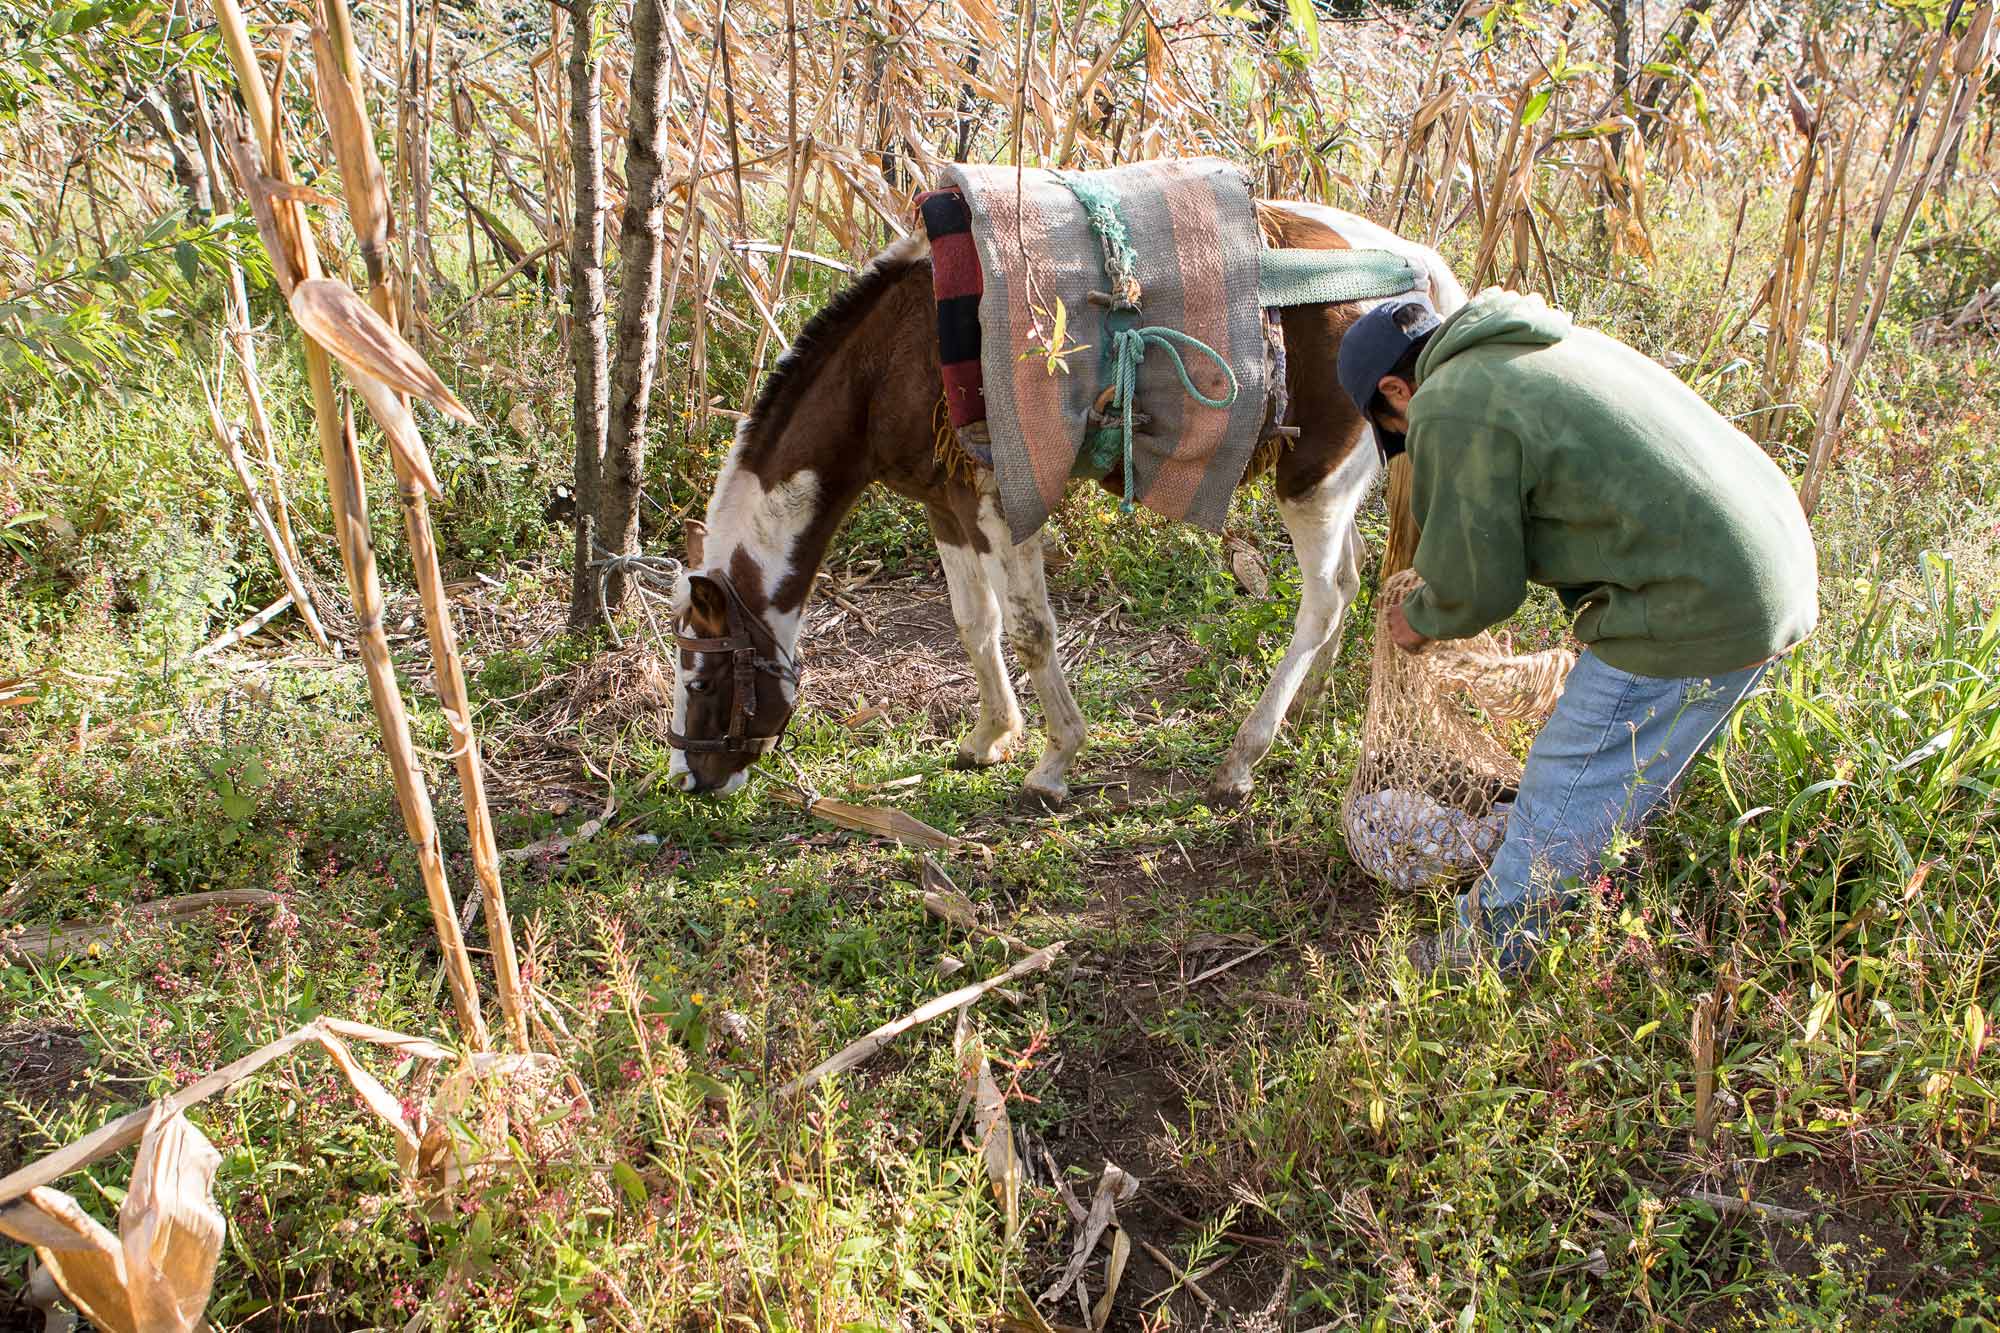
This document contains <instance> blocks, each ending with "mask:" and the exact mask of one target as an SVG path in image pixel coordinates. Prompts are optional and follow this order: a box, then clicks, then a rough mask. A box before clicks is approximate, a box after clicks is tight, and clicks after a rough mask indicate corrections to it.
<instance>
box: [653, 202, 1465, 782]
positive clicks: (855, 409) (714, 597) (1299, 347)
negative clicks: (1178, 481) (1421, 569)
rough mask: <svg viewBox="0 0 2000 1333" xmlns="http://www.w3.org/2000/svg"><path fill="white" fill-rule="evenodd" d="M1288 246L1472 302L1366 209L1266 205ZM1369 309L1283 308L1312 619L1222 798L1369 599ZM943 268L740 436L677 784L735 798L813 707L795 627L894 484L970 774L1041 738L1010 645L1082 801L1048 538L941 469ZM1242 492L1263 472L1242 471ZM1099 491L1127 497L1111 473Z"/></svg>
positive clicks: (685, 651)
mask: <svg viewBox="0 0 2000 1333" xmlns="http://www.w3.org/2000/svg"><path fill="white" fill-rule="evenodd" d="M1260 214H1261V216H1262V218H1263V220H1264V224H1265V228H1266V230H1267V231H1268V232H1270V233H1272V234H1273V237H1274V239H1275V240H1276V241H1277V242H1278V243H1279V244H1282V245H1287V246H1293V247H1299V248H1310V249H1344V248H1349V247H1357V248H1359V247H1371V246H1372V247H1381V248H1386V249H1392V250H1395V251H1398V252H1399V253H1401V254H1404V255H1406V256H1408V257H1410V258H1411V259H1412V260H1413V261H1414V262H1415V264H1416V267H1417V268H1418V270H1419V271H1420V272H1422V273H1424V274H1426V275H1427V277H1428V281H1429V288H1430V292H1429V294H1430V296H1431V298H1432V300H1433V301H1434V302H1435V303H1436V304H1437V306H1438V308H1439V309H1440V310H1441V311H1443V312H1445V313H1449V312H1450V311H1452V310H1454V309H1456V308H1457V307H1458V306H1460V305H1462V304H1463V303H1464V301H1465V293H1464V290H1463V289H1462V288H1461V287H1460V286H1459V284H1458V281H1457V280H1456V279H1455V278H1454V277H1453V276H1452V274H1451V272H1450V270H1449V269H1448V268H1446V267H1445V264H1444V262H1443V260H1442V259H1440V258H1439V257H1438V255H1437V254H1436V253H1435V252H1434V251H1432V250H1430V249H1429V248H1427V247H1425V246H1422V245H1418V244H1415V243H1413V242H1410V241H1405V240H1403V239H1401V238H1399V237H1397V236H1395V235H1394V234H1393V233H1390V232H1388V231H1386V230H1384V229H1383V228H1381V227H1379V226H1376V225H1375V224H1373V223H1371V222H1369V221H1367V220H1366V219H1364V218H1359V217H1355V216H1353V215H1352V214H1348V213H1343V212H1340V211H1338V210H1335V209H1331V208H1325V207H1321V206H1318V205H1313V204H1300V203H1274V204H1265V205H1261V206H1260ZM1372 304H1374V303H1373V302H1366V301H1362V302H1348V303H1342V304H1338V305H1325V306H1300V307H1295V308H1292V309H1288V310H1286V311H1285V312H1284V335H1285V348H1286V366H1287V372H1288V387H1289V395H1290V411H1289V421H1288V424H1290V425H1294V426H1296V427H1297V428H1298V431H1299V434H1298V435H1297V437H1296V438H1295V439H1294V440H1293V441H1292V443H1291V445H1290V447H1289V448H1286V449H1285V450H1284V451H1283V452H1282V453H1281V454H1280V455H1279V456H1278V460H1277V463H1276V467H1275V475H1274V478H1273V482H1274V485H1275V487H1276V490H1277V498H1278V510H1279V513H1280V514H1281V515H1282V516H1283V518H1284V522H1285V527H1286V529H1287V531H1288V532H1289V533H1290V534H1291V538H1292V548H1293V551H1294V552H1295V554H1296V555H1297V557H1298V562H1299V572H1300V582H1301V593H1300V598H1299V610H1298V619H1297V622H1296V624H1295V626H1294V628H1293V631H1292V639H1291V644H1290V646H1289V647H1288V648H1287V649H1286V652H1285V657H1284V660H1283V661H1282V662H1280V663H1279V665H1278V668H1277V670H1276V671H1274V672H1273V673H1272V675H1271V679H1270V682H1269V683H1268V684H1267V685H1266V686H1265V688H1264V692H1263V696H1262V697H1261V698H1260V699H1259V700H1258V702H1257V706H1256V707H1255V708H1254V709H1253V710H1252V711H1251V713H1250V715H1249V716H1248V717H1246V718H1245V719H1244V720H1243V722H1242V725H1241V726H1240V727H1239V728H1238V729H1237V732H1236V738H1235V740H1234V742H1233V743H1232V744H1231V745H1230V747H1229V753H1228V755H1227V756H1226V757H1225V758H1224V760H1223V762H1222V765H1221V767H1220V768H1219V769H1218V770H1217V772H1216V773H1215V775H1214V778H1213V780H1212V782H1211V784H1210V787H1209V793H1210V797H1211V799H1213V800H1216V801H1219V802H1231V803H1233V802H1236V801H1240V800H1241V799H1242V798H1243V797H1245V796H1247V795H1248V794H1249V791H1250V771H1251V769H1252V768H1253V767H1255V766H1256V764H1257V763H1258V762H1259V761H1260V760H1262V759H1263V758H1264V756H1265V754H1267V753H1268V752H1269V751H1270V748H1271V743H1272V741H1273V739H1274V738H1275V737H1276V735H1277V731H1278V726H1279V723H1280V722H1281V721H1282V719H1283V718H1284V716H1285V713H1286V711H1287V710H1288V709H1289V707H1290V706H1291V704H1292V701H1293V699H1294V698H1295V697H1297V696H1299V694H1300V689H1301V686H1302V685H1304V686H1307V697H1310V696H1311V695H1312V694H1313V693H1316V692H1317V690H1318V689H1319V688H1321V687H1322V686H1323V685H1324V683H1325V675H1326V671H1327V667H1328V665H1329V663H1330V659H1331V657H1332V654H1333V653H1334V651H1335V650H1336V645H1337V641H1338V631H1339V628H1340V622H1341V618H1342V617H1343V615H1345V613H1346V611H1347V607H1348V605H1349V604H1350V603H1351V602H1352V601H1353V599H1354V595H1355V593H1356V592H1357V591H1358V590H1359V589H1360V563H1359V561H1360V554H1361V538H1360V533H1359V532H1358V531H1357V529H1356V528H1355V525H1354V514H1355V510H1356V509H1357V508H1358V507H1359V505H1360V503H1361V500H1362V498H1363V496H1364V495H1365V494H1366V492H1367V490H1368V487H1369V485H1370V484H1371V483H1372V482H1373V480H1374V478H1375V475H1376V472H1377V470H1378V463H1377V459H1376V451H1375V449H1374V448H1373V447H1371V446H1370V445H1369V444H1368V428H1367V427H1366V426H1365V424H1364V423H1363V421H1362V420H1361V418H1360V415H1359V414H1358V413H1357V412H1356V411H1355V408H1354V405H1353V404H1352V403H1351V402H1349V401H1348V399H1347V396H1346V395H1345V394H1344V393H1343V392H1342V391H1341V389H1340V385H1339V381H1338V379H1337V377H1336V375H1335V358H1336V355H1337V353H1338V350H1339V347H1340V339H1341V335H1342V334H1343V333H1344V332H1345V331H1346V329H1347V328H1348V327H1349V326H1350V325H1351V324H1352V323H1353V322H1354V320H1356V319H1357V318H1359V317H1360V315H1361V313H1362V312H1363V311H1364V310H1366V309H1367V308H1368V307H1369V306H1370V305H1372ZM940 382H941V381H940V374H939V369H938V349H937V337H936V313H935V307H934V305H933V303H932V294H931V277H930V260H929V257H928V253H927V249H926V247H925V246H924V245H923V244H922V243H921V242H920V241H919V242H907V241H906V242H903V243H900V244H898V245H896V246H894V247H892V248H891V249H890V250H889V251H887V252H886V253H884V254H883V255H881V256H880V257H879V258H877V259H876V260H875V261H874V262H873V263H872V264H870V265H869V266H868V267H867V269H865V270H864V271H863V272H862V273H861V274H860V276H859V277H858V278H857V279H856V280H855V281H854V283H853V284H852V285H851V286H849V287H848V289H847V290H846V291H844V292H842V293H841V294H840V295H839V296H837V297H835V298H834V300H833V301H832V302H831V303H830V304H828V305H827V306H826V308H825V309H823V310H822V311H821V312H820V313H819V314H818V315H816V316H815V317H814V318H813V319H812V321H811V322H810V323H808V324H807V326H806V328H805V330H804V331H803V332H802V333H801V334H800V335H799V338H798V340H797V342H796V343H794V345H793V346H792V348H791V350H790V351H789V352H788V353H787V354H786V355H785V357H784V359H783V360H781V361H780V362H779V363H778V365H777V367H776V368H775V369H774V370H773V371H772V373H771V376H770V378H769V380H768V381H767V382H766V383H765V385H764V388H763V392H762V393H761V394H760V395H759V398H758V401H757V403H756V405H755V407H754V409H753V410H752V411H751V413H750V415H749V417H748V418H747V419H746V420H745V421H744V423H743V425H742V427H741V429H740V430H739V431H738V433H737V438H736V443H735V445H734V446H733V447H732V448H731V450H730V452H729V456H728V459H727V460H726V461H725V462H724V464H723V467H722V471H721V474H720V476H719V477H718V478H717V480H716V486H715V493H714V495H713V496H712V497H711V498H710V500H709V504H708V515H707V524H706V527H707V533H706V537H705V540H704V542H703V546H704V547H705V549H703V550H692V549H691V550H690V551H689V561H688V564H689V568H690V569H691V570H698V571H699V572H695V573H691V574H690V575H689V576H688V580H687V585H686V588H685V590H684V597H685V600H684V601H682V602H681V603H680V604H679V605H678V606H677V612H678V613H679V614H678V618H677V623H678V624H679V625H680V634H681V635H682V639H681V649H680V651H679V653H678V655H677V661H676V667H677V670H676V673H675V690H674V717H673V734H674V740H675V745H676V750H675V754H674V760H673V767H672V776H673V779H674V780H675V781H676V783H677V784H678V785H680V786H681V787H683V788H685V789H687V790H691V791H720V792H730V791H734V790H736V789H737V788H738V787H739V786H741V785H742V783H743V782H744V780H745V778H746V776H747V770H748V769H749V766H750V765H751V763H753V762H754V761H755V759H756V757H757V756H758V755H759V754H763V753H767V752H768V751H769V750H771V749H772V748H773V747H775V745H776V744H777V739H778V737H779V736H780V735H782V733H783V730H784V727H785V724H786V723H787V722H788V721H789V719H790V716H791V713H792V710H793V709H794V708H795V707H796V705H797V702H798V672H797V663H798V660H799V659H798V653H799V632H800V627H801V624H802V621H803V617H804V613H805V606H806V599H807V597H808V596H809V595H810V593H811V591H812V586H813V581H814V577H815V575H816V574H817V573H818V571H819V567H820V563H821V561H822V560H823V559H824V558H825V556H826V552H827V547H828V544H829V543H830V542H831V541H832V539H833V535H834V532H835V530H836V529H837V528H838V527H839V526H840V523H841V521H842V519H844V518H845V517H846V515H847V513H848V511H849V509H851V508H852V507H853V505H854V502H855V501H856V500H857V499H858V498H859V497H860V495H861V493H862V491H863V490H865V489H866V488H867V487H868V486H870V485H871V484H875V483H880V484H881V485H884V486H886V487H888V488H889V489H890V490H892V491H894V492H896V493H897V494H899V495H904V496H907V497H909V498H910V499H913V500H916V501H918V502H920V503H921V504H922V505H923V506H924V512H925V514H926V515H927V517H928V518H929V520H930V526H931V532H932V534H933V535H934V536H935V537H936V539H937V545H938V555H939V556H940V558H941V559H942V561H943V564H944V573H945V581H946V583H947V584H948V585H949V587H950V590H951V606H952V614H953V617H954V618H955V619H956V620H957V622H958V631H959V638H960V640H961V641H962V642H963V643H964V645H965V651H966V654H967V656H969V657H970V658H971V661H972V671H973V675H974V677H975V678H976V679H977V681H978V685H979V715H978V718H977V720H976V721H975V722H974V724H973V726H972V730H971V731H970V732H969V733H968V734H967V735H966V736H965V737H964V739H963V740H961V741H960V742H959V748H958V757H959V760H960V762H961V763H964V764H967V765H977V766H984V765H989V764H997V763H1000V762H1001V761H1003V760H1005V759H1007V758H1008V757H1009V756H1010V755H1011V754H1012V753H1013V752H1014V750H1015V748H1016V747H1017V746H1018V745H1019V744H1020V742H1021V740H1022V737H1023V736H1024V735H1025V734H1026V725H1025V723H1024V722H1023V720H1022V716H1021V706H1020V703H1019V702H1018V701H1017V700H1016V698H1015V696H1014V689H1013V685H1012V683H1011V681H1010V679H1009V676H1008V673H1007V668H1006V666H1005V664H1004V663H1003V661H1002V659H1001V650H1000V640H1001V634H1002V631H1003V630H1004V631H1005V634H1006V638H1007V642H1008V644H1009V645H1010V646H1011V647H1012V648H1013V650H1014V655H1015V657H1016V658H1017V659H1018V660H1019V661H1020V663H1021V665H1023V666H1025V667H1026V668H1027V670H1028V673H1029V675H1030V677H1031V678H1032V679H1033V681H1034V684H1035V693H1036V695H1037V696H1038V697H1039V698H1040V700H1041V703H1042V711H1043V714H1044V717H1045V725H1046V732H1047V741H1048V743H1047V747H1046V748H1045V749H1044V751H1043V753H1042V757H1041V760H1040V762H1039V763H1037V764H1036V765H1035V767H1034V770H1033V771H1032V772H1031V773H1029V775H1028V777H1027V781H1026V783H1025V790H1026V793H1027V795H1028V796H1029V797H1031V798H1033V799H1036V800H1039V801H1042V802H1044V803H1048V804H1055V803H1059V802H1061V801H1062V800H1063V799H1064V798H1065V797H1066V796H1067V795H1068V790H1069V788H1068V782H1067V774H1068V772H1069V768H1070V764H1071V762H1072V761H1073V760H1074V759H1075V758H1076V754H1077V751H1078V750H1079V749H1081V748H1082V746H1083V741H1084V719H1083V715H1082V713H1081V712H1079V711H1078V709H1077V706H1076V700H1075V699H1074V698H1073V697H1072V696H1071V694H1070V689H1069V683H1068V681H1067V680H1066V679H1065V678H1064V676H1063V671H1062V665H1061V663H1059V662H1058V661H1057V660H1056V641H1057V636H1056V625H1055V615H1054V612H1053V611H1052V610H1051V609H1050V606H1049V596H1048V588H1047V585H1046V582H1045V580H1044V577H1043V571H1042V546H1041V538H1040V536H1039V534H1038V535H1036V536H1034V537H1031V538H1029V539H1028V540H1027V541H1025V542H1022V543H1020V544H1019V545H1016V544H1015V543H1014V542H1013V541H1012V540H1011V539H1010V537H1009V533H1008V529H1007V524H1006V522H1005V520H1004V519H1003V518H1002V517H1001V513H1000V508H999V499H998V495H997V492H996V490H995V488H994V485H993V478H992V475H991V473H988V472H983V471H980V472H977V473H976V476H975V478H974V479H973V480H970V481H968V480H964V479H963V477H962V472H963V470H962V469H961V470H960V475H959V476H954V475H953V472H952V470H951V469H950V468H948V467H947V466H945V464H943V463H942V462H941V461H940V460H939V459H938V457H937V451H936V431H935V416H934V413H935V410H936V408H937V405H938V402H939V396H940ZM1246 480H1247V478H1246ZM1104 484H1105V485H1106V486H1107V487H1109V488H1110V489H1111V490H1112V491H1114V492H1121V491H1122V482H1121V480H1120V478H1119V477H1118V476H1117V474H1116V473H1114V474H1113V475H1112V476H1111V477H1109V478H1107V479H1106V480H1105V482H1104Z"/></svg>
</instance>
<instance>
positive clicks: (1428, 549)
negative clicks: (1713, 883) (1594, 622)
mask: <svg viewBox="0 0 2000 1333" xmlns="http://www.w3.org/2000/svg"><path fill="white" fill-rule="evenodd" d="M1409 454H1410V468H1411V472H1410V504H1411V508H1412V509H1413V510H1414V511H1415V514H1416V519H1417V522H1418V524H1419V526H1420V527H1421V529H1422V532H1423V536H1422V537H1421V539H1420V540H1419V541H1418V543H1417V557H1416V567H1417V573H1418V574H1419V575H1420V576H1421V577H1422V578H1423V580H1424V586H1423V587H1422V588H1420V589H1418V590H1417V591H1416V592H1415V593H1414V594H1412V595H1411V597H1410V599H1409V600H1408V601H1407V602H1405V603H1404V604H1403V614H1404V615H1405V616H1406V617H1408V619H1409V622H1410V628H1412V629H1414V630H1416V631H1417V633H1419V634H1422V635H1424V636H1426V637H1428V638H1432V639H1464V638H1469V637H1471V636H1472V635H1474V634H1477V633H1479V631H1481V630H1483V629H1485V628H1486V627H1487V626H1489V625H1495V624H1498V623H1499V622H1500V621H1502V620H1505V619H1507V617H1509V616H1511V615H1512V614H1514V610H1515V608H1517V607H1518V606H1520V605H1521V599H1522V598H1523V597H1525V596H1527V592H1528V555H1527V539H1526V535H1525V533H1524V531H1523V522H1522V502H1521V446H1520V442H1519V441H1518V440H1516V439H1515V438H1514V436H1513V435H1512V434H1511V433H1509V432H1507V431H1504V430H1496V429H1494V428H1493V427H1492V426H1490V425H1488V424H1486V423H1484V422H1479V421H1472V420H1467V419H1464V418H1454V417H1446V418H1442V419H1439V418H1427V419H1425V420H1423V421H1420V422H1413V423H1412V424H1411V429H1410V438H1409Z"/></svg>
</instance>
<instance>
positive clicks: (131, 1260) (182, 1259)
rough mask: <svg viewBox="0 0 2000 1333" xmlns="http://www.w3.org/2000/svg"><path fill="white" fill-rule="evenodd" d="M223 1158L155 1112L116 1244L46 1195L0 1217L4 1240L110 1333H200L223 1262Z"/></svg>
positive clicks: (164, 1110)
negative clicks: (218, 1200)
mask: <svg viewBox="0 0 2000 1333" xmlns="http://www.w3.org/2000/svg"><path fill="white" fill-rule="evenodd" d="M221 1164H222V1156H221V1154H220V1153H218V1152H216V1151H215V1148H214V1146H213V1145H211V1144H210V1143H209V1141H208V1139H207V1138H206V1137H205V1136H203V1134H202V1132H201V1131H200V1130H198V1129H196V1128H195V1127H194V1126H193V1125H192V1124H190V1123H189V1122H188V1119H187V1117H186V1116H185V1115H183V1114H181V1113H180V1112H179V1111H177V1110H169V1109H168V1105H167V1104H166V1103H157V1104H155V1105H154V1107H153V1110H152V1114H151V1118H150V1119H149V1120H148V1122H147V1126H146V1132H145V1134H144V1136H143V1137H142V1138H141V1139H140V1141H139V1158H138V1161H137V1163H136V1164H135V1165H134V1166H133V1169H132V1182H131V1185H130V1187H129V1188H128V1190H127V1192H126V1195H125V1202H124V1204H123V1205H122V1206H121V1207H120V1208H119V1210H118V1232H119V1234H118V1235H116V1236H113V1235H112V1234H111V1232H109V1231H108V1230H106V1229H105V1228H104V1227H103V1226H102V1225H101V1224H100V1223H99V1222H98V1221H97V1220H96V1219H95V1218H93V1217H91V1216H90V1215H89V1214H88V1213H86V1212H84V1211H83V1208H82V1207H81V1206H80V1205H79V1204H78V1203H77V1202H76V1200H74V1199H72V1198H71V1197H70V1196H69V1195H67V1194H64V1193H63V1192H62V1191H61V1190H57V1189H52V1188H50V1187H49V1186H47V1185H38V1186H36V1187H35V1188H34V1189H32V1190H30V1191H28V1194H27V1196H26V1198H24V1199H22V1200H21V1201H20V1202H18V1203H15V1204H13V1205H11V1206H9V1207H8V1208H7V1209H6V1210H5V1211H0V1233H4V1234H6V1235H8V1236H11V1237H13V1238H14V1239H16V1240H19V1241H22V1242H24V1243H26V1244H29V1245H32V1246H34V1247H35V1255H36V1257H37V1258H38V1259H40V1261H41V1262H42V1264H43V1265H44V1266H45V1267H46V1268H47V1270H48V1272H49V1274H50V1275H51V1276H52V1277H53V1278H54V1279H55V1281H56V1285H57V1286H59V1287H60V1288H61V1289H62V1293H63V1295H64V1296H66V1297H68V1298H69V1301H70V1304H72V1305H74V1306H75V1307H76V1308H77V1310H78V1312H79V1313H81V1314H82V1315H83V1316H84V1318H86V1319H88V1320H90V1322H91V1323H93V1324H96V1325H97V1326H98V1327H99V1328H102V1329H105V1330H107V1333H192V1330H194V1329H196V1328H199V1327H200V1326H201V1322H202V1318H201V1316H202V1312H203V1311H204V1310H206V1309H207V1308H208V1294H209V1290H210V1288H211V1287H212V1286H213V1285H214V1281H215V1262H216V1259H217V1257H218V1256H219V1255H220V1254H221V1252H222V1236H223V1221H222V1213H221V1211H220V1210H219V1209H217V1208H216V1206H215V1200H214V1199H213V1198H212V1197H211V1195H210V1189H211V1187H212V1186H213V1184H214V1181H215V1171H216V1168H217V1167H218V1166H220V1165H221Z"/></svg>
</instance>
